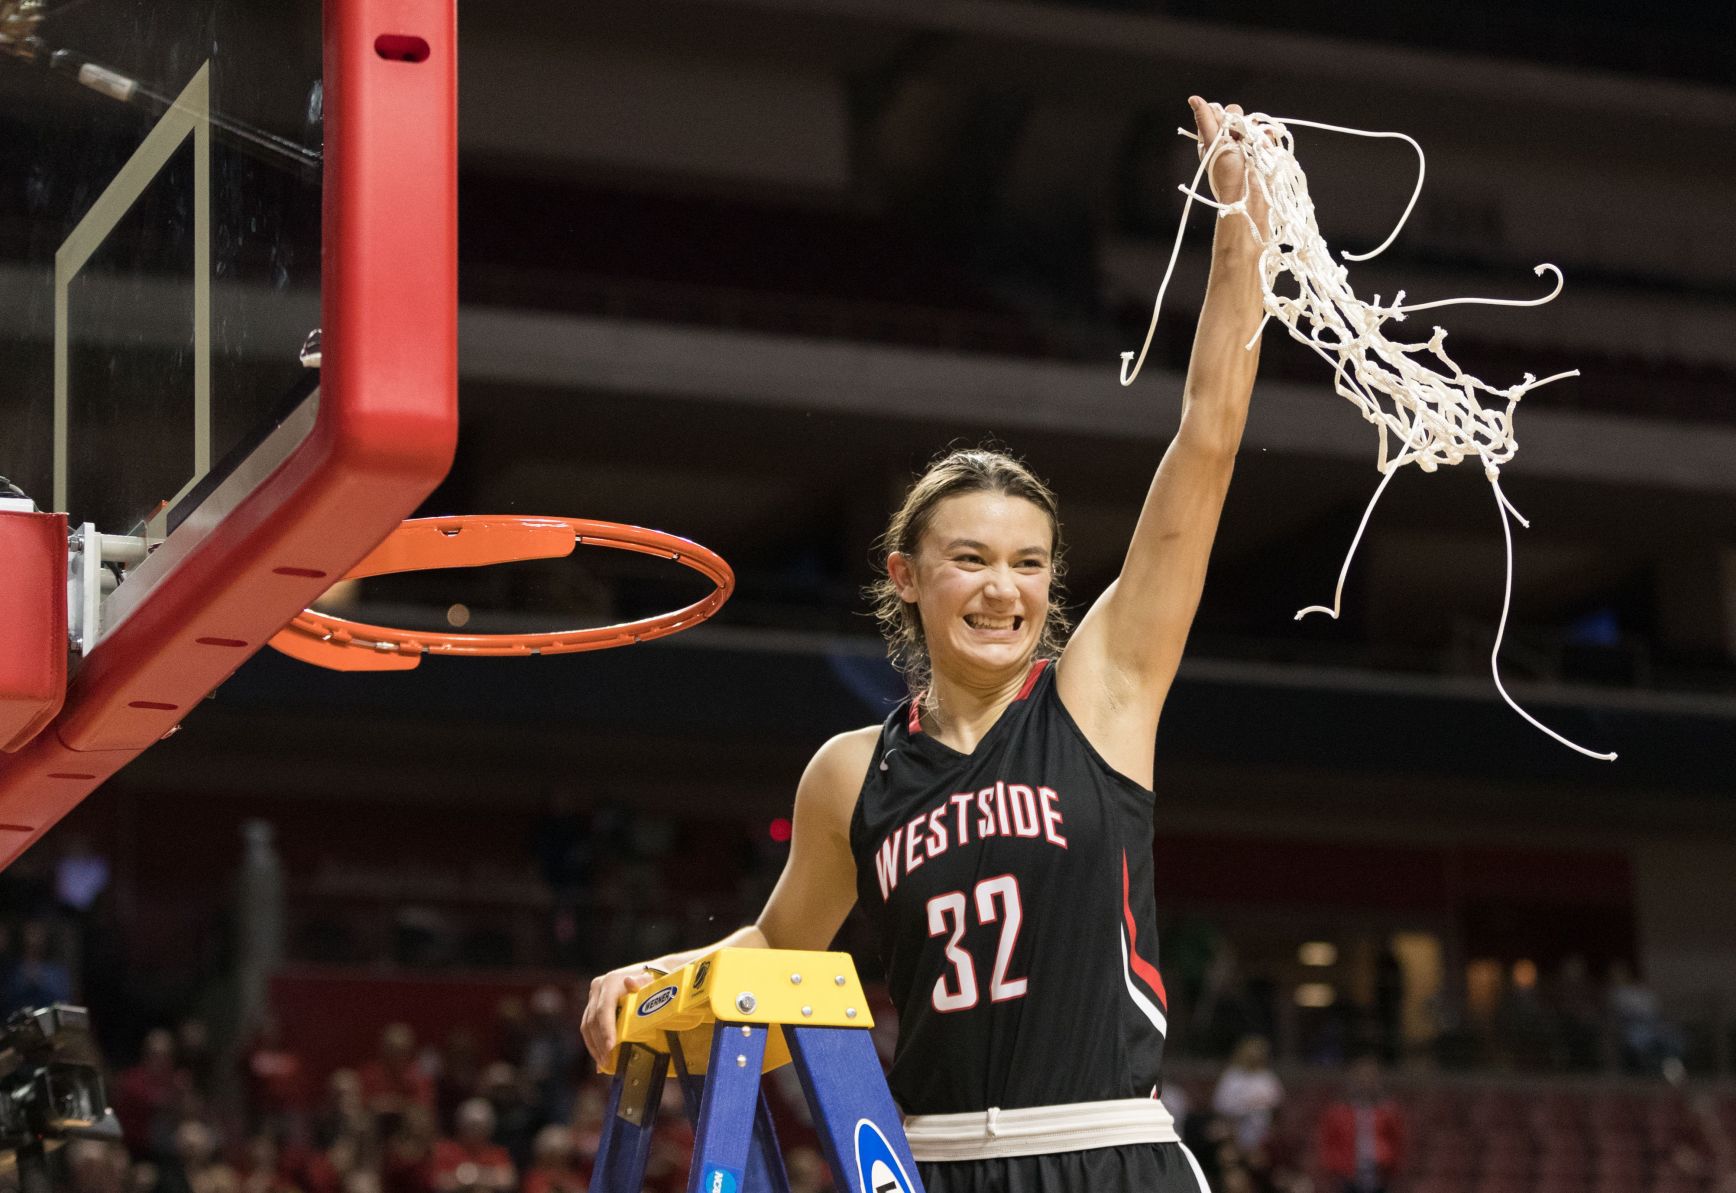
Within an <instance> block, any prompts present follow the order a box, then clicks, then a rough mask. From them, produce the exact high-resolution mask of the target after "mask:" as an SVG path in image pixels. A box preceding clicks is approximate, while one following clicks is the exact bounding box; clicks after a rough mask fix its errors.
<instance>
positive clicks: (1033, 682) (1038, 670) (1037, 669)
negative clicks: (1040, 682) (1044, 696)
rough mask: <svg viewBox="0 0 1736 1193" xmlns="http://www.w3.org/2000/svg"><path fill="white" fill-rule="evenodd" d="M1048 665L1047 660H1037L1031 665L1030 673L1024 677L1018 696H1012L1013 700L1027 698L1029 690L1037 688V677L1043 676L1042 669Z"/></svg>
mask: <svg viewBox="0 0 1736 1193" xmlns="http://www.w3.org/2000/svg"><path fill="white" fill-rule="evenodd" d="M1048 665H1049V660H1048V659H1038V660H1037V661H1036V662H1035V663H1033V664H1032V665H1031V673H1030V674H1029V675H1027V676H1025V686H1024V687H1022V688H1020V689H1019V694H1018V695H1017V696H1014V697H1013V699H1014V700H1023V699H1024V698H1025V697H1027V696H1029V695H1030V694H1031V689H1032V688H1034V687H1036V686H1037V677H1038V676H1039V675H1041V674H1043V668H1045V667H1047V666H1048Z"/></svg>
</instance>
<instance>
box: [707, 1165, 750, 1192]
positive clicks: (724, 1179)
mask: <svg viewBox="0 0 1736 1193" xmlns="http://www.w3.org/2000/svg"><path fill="white" fill-rule="evenodd" d="M740 1187H741V1181H740V1180H739V1179H737V1177H736V1174H735V1171H734V1170H733V1169H730V1168H707V1169H706V1170H705V1175H704V1176H703V1177H702V1178H700V1181H699V1193H736V1190H737V1189H739V1188H740Z"/></svg>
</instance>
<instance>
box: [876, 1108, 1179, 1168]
mask: <svg viewBox="0 0 1736 1193" xmlns="http://www.w3.org/2000/svg"><path fill="white" fill-rule="evenodd" d="M904 1135H905V1138H906V1139H908V1140H909V1141H910V1153H911V1155H913V1156H915V1157H916V1158H917V1159H918V1160H925V1161H927V1160H996V1159H1002V1158H1004V1157H1007V1156H1041V1155H1047V1154H1048V1153H1050V1152H1077V1151H1084V1150H1085V1149H1086V1148H1093V1147H1121V1146H1123V1145H1125V1144H1130V1143H1178V1142H1180V1139H1179V1138H1178V1137H1177V1135H1176V1133H1175V1120H1174V1119H1173V1118H1171V1117H1170V1114H1169V1111H1167V1110H1165V1109H1164V1108H1163V1103H1162V1102H1159V1101H1158V1100H1157V1099H1156V1098H1116V1099H1114V1100H1112V1101H1108V1102H1072V1103H1069V1104H1067V1105H1065V1106H1030V1107H1026V1108H1024V1109H1020V1110H1002V1109H1000V1108H999V1107H990V1108H989V1109H987V1110H973V1111H971V1112H970V1113H968V1114H913V1115H911V1116H909V1117H908V1118H906V1119H905V1120H904Z"/></svg>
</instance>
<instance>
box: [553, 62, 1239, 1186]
mask: <svg viewBox="0 0 1736 1193" xmlns="http://www.w3.org/2000/svg"><path fill="white" fill-rule="evenodd" d="M1189 103H1190V105H1191V106H1192V108H1193V114H1194V119H1195V122H1196V124H1197V127H1198V130H1199V133H1200V136H1201V140H1202V144H1209V143H1210V142H1211V141H1212V139H1213V138H1214V137H1215V136H1216V134H1217V132H1218V115H1217V113H1216V112H1215V111H1214V110H1213V109H1212V108H1211V107H1210V106H1209V105H1207V104H1206V103H1205V102H1204V101H1203V100H1201V99H1199V98H1198V97H1194V98H1192V99H1190V101H1189ZM1231 110H1237V109H1231ZM1210 173H1211V185H1212V189H1213V191H1214V192H1215V193H1216V194H1217V195H1218V196H1219V198H1220V199H1221V200H1223V201H1232V200H1234V199H1237V198H1239V197H1241V195H1242V194H1243V192H1244V189H1245V179H1244V173H1243V167H1242V161H1241V158H1240V156H1239V155H1237V154H1235V153H1223V154H1220V155H1219V156H1218V158H1217V160H1216V162H1215V163H1214V165H1213V167H1212V169H1211V171H1210ZM1250 206H1251V207H1253V208H1254V210H1253V212H1252V214H1253V215H1254V218H1255V219H1256V220H1258V221H1260V223H1261V225H1262V226H1264V214H1265V213H1264V209H1263V204H1260V203H1259V198H1258V194H1257V188H1256V193H1255V194H1254V195H1252V196H1250ZM1257 254H1258V247H1257V245H1256V243H1255V241H1254V239H1253V236H1252V234H1251V232H1250V230H1249V228H1248V226H1247V223H1246V221H1244V220H1242V219H1240V218H1231V219H1224V220H1220V221H1219V222H1218V225H1217V233H1216V239H1215V241H1214V244H1213V249H1212V266H1211V278H1210V281H1209V282H1208V284H1207V288H1206V299H1205V305H1204V308H1203V310H1202V312H1201V315H1200V321H1199V329H1198V332H1197V334H1196V338H1195V341H1194V348H1193V355H1192V359H1191V361H1190V363H1189V366H1188V374H1187V383H1186V389H1185V392H1184V394H1183V413H1182V419H1181V426H1180V429H1179V430H1178V431H1177V432H1176V436H1175V439H1174V440H1173V441H1172V442H1171V444H1170V446H1169V449H1168V451H1167V452H1166V453H1165V454H1164V457H1163V462H1162V465H1161V466H1160V467H1159V468H1158V470H1157V475H1156V478H1155V479H1154V480H1153V482H1152V485H1151V490H1150V492H1149V494H1148V495H1147V497H1146V500H1145V506H1144V509H1143V510H1142V512H1141V514H1140V518H1139V523H1138V526H1137V528H1136V529H1135V530H1134V534H1133V540H1132V543H1131V544H1130V545H1129V547H1128V551H1127V558H1126V561H1125V563H1124V564H1123V566H1122V570H1121V574H1120V576H1119V577H1118V578H1117V579H1116V581H1115V582H1114V583H1113V584H1111V585H1110V586H1109V588H1108V590H1107V591H1106V592H1104V593H1103V595H1102V596H1101V597H1100V598H1098V600H1097V602H1096V603H1095V604H1094V605H1093V606H1092V608H1091V610H1090V612H1089V613H1088V614H1087V615H1086V617H1085V618H1084V620H1083V621H1082V623H1081V624H1080V626H1079V628H1078V630H1077V631H1076V632H1074V633H1073V634H1072V635H1071V638H1070V639H1066V638H1064V631H1065V629H1066V626H1065V621H1064V617H1063V615H1062V613H1061V611H1060V601H1059V585H1058V583H1057V580H1058V576H1059V572H1060V568H1061V563H1062V559H1061V550H1062V543H1061V536H1060V529H1059V521H1058V518H1057V515H1056V506H1055V499H1054V497H1053V495H1052V494H1051V493H1050V492H1049V491H1048V490H1047V489H1046V488H1045V487H1044V486H1043V484H1042V483H1041V482H1040V481H1038V480H1037V479H1036V478H1035V477H1034V476H1032V475H1031V474H1030V473H1029V472H1028V471H1027V470H1026V469H1025V468H1024V466H1023V465H1022V464H1020V463H1018V462H1017V461H1015V460H1012V459H1010V458H1008V457H1006V456H1004V455H1000V454H999V453H995V452H989V451H959V452H954V453H952V454H951V455H949V456H947V457H945V458H944V459H942V460H940V461H939V462H937V463H936V464H934V465H933V466H932V467H930V469H929V470H928V472H927V473H926V474H925V475H924V476H923V477H922V478H921V479H920V480H918V481H917V482H916V484H915V485H914V486H913V487H912V489H911V491H910V493H909V494H908V496H907V497H906V499H905V502H904V505H903V508H901V509H900V510H899V511H898V512H897V514H896V515H895V516H894V518H893V520H892V523H891V525H890V527H889V528H888V531H887V534H886V536H885V540H884V546H885V548H886V550H887V555H886V564H885V569H886V574H885V578H884V580H883V581H882V582H881V584H880V585H879V591H878V595H879V597H880V598H881V599H880V602H879V604H880V607H879V610H878V612H879V614H880V618H881V621H882V624H883V627H884V628H885V629H886V630H887V634H888V638H889V640H890V642H891V645H892V648H893V653H894V656H895V658H896V659H897V661H898V662H900V664H901V665H902V666H903V667H904V670H905V672H906V675H907V677H908V678H909V679H910V681H911V688H912V692H913V695H912V697H911V699H910V700H908V701H907V702H905V703H904V704H902V705H900V706H899V708H898V709H897V710H896V711H895V712H894V713H893V715H892V716H891V717H889V718H888V719H887V721H886V723H885V724H884V725H877V726H870V727H868V728H866V729H860V730H857V731H855V732H852V733H845V734H842V735H840V736H838V737H835V738H833V739H832V740H831V741H829V742H827V743H826V744H825V745H824V746H822V747H821V748H820V750H819V752H818V753H817V754H815V755H814V758H813V761H812V762H810V763H809V765H808V768H807V771H806V772H805V773H804V774H803V776H802V780H801V784H800V786H799V787H798V788H797V791H796V807H795V815H794V834H793V836H792V838H791V845H790V856H789V861H788V863H787V865H786V867H785V869H784V873H783V876H782V877H781V878H780V879H779V881H778V884H777V887H776V889H775V890H774V891H773V892H772V894H771V897H770V898H769V899H768V900H767V902H766V906H765V909H764V911H762V912H761V914H760V917H759V919H758V921H757V922H756V923H754V924H752V925H750V926H748V927H745V928H742V929H740V930H739V931H737V932H735V933H733V934H731V935H730V936H728V937H725V938H724V939H723V940H721V941H717V942H715V943H713V944H709V945H707V946H705V948H703V949H696V950H694V951H692V952H686V953H676V954H672V955H670V956H667V957H662V958H658V959H657V960H655V961H652V962H649V963H647V964H642V965H632V966H628V967H626V968H624V969H618V970H615V971H614V972H612V973H608V974H605V975H603V976H602V977H600V978H598V979H597V980H596V981H595V982H593V983H592V985H591V997H590V1003H589V1006H588V1007H587V1008H586V1011H585V1016H584V1024H583V1028H584V1036H585V1042H586V1045H587V1047H588V1048H589V1049H590V1051H591V1054H592V1055H593V1056H594V1057H597V1058H599V1059H601V1058H602V1057H604V1056H606V1055H607V1054H608V1053H609V1052H610V1050H611V1049H612V1048H613V1047H614V1044H615V1015H616V1009H617V1006H618V1004H619V1002H620V1000H621V998H622V996H623V994H624V993H625V992H627V991H629V990H638V989H642V988H643V987H644V986H645V985H647V984H649V983H650V982H651V981H652V980H653V978H654V975H655V974H657V973H659V972H662V971H667V970H671V969H675V968H677V967H679V966H682V965H685V964H686V963H687V962H689V961H691V960H693V959H695V958H696V957H699V956H701V955H703V954H704V953H707V952H710V951H711V950H713V949H716V948H720V947H725V946H736V947H742V946H748V947H772V948H787V949H825V948H826V947H827V946H828V945H830V943H831V941H832V938H833V936H834V935H835V934H836V933H837V931H838V928H839V927H840V926H841V925H842V924H843V922H844V917H845V916H846V915H847V914H848V913H849V911H850V909H851V908H852V907H853V906H854V905H855V904H857V903H860V904H861V905H862V907H863V909H864V910H865V911H866V912H867V914H868V917H869V918H870V919H871V920H872V921H873V922H874V923H875V925H876V926H877V928H878V930H879V936H880V941H881V948H882V952H883V955H884V957H885V961H886V968H887V973H888V975H889V977H888V983H889V987H890V993H891V996H892V1000H893V1002H894V1003H895V1004H896V1006H897V1008H898V1014H899V1025H900V1032H899V1039H898V1048H897V1054H896V1056H895V1058H894V1061H893V1064H892V1070H891V1075H890V1082H891V1086H892V1093H893V1096H894V1098H895V1099H896V1100H897V1102H898V1104H899V1106H900V1108H901V1109H902V1110H903V1111H904V1113H905V1115H906V1116H907V1120H906V1133H907V1135H908V1136H909V1138H910V1143H911V1149H912V1151H913V1152H914V1154H915V1156H916V1158H917V1160H918V1161H919V1162H920V1164H921V1173H922V1179H923V1182H924V1184H926V1185H927V1187H928V1189H929V1190H930V1191H931V1193H1084V1191H1086V1190H1089V1191H1091V1193H1135V1191H1138V1193H1152V1191H1154V1190H1156V1191H1161V1193H1199V1191H1200V1190H1203V1188H1204V1184H1205V1182H1204V1178H1203V1177H1202V1176H1201V1175H1200V1171H1199V1167H1198V1165H1197V1164H1196V1163H1195V1162H1194V1159H1193V1157H1192V1155H1191V1154H1190V1153H1188V1152H1187V1150H1186V1149H1185V1148H1184V1147H1183V1146H1182V1145H1181V1143H1180V1141H1179V1140H1178V1139H1177V1138H1176V1133H1175V1129H1174V1124H1173V1123H1172V1122H1171V1121H1170V1118H1169V1116H1168V1114H1167V1113H1166V1112H1165V1111H1164V1110H1163V1106H1162V1103H1160V1102H1158V1101H1157V1100H1156V1099H1155V1097H1154V1094H1155V1092H1156V1088H1157V1085H1158V1081H1159V1065H1160V1063H1161V1060H1162V1053H1163V1042H1164V1033H1165V1030H1166V1026H1167V1024H1166V1020H1165V1013H1166V1012H1165V1008H1166V1002H1167V1000H1166V996H1165V993H1164V987H1163V981H1162V979H1161V977H1160V976H1159V975H1158V971H1157V969H1156V966H1155V965H1154V963H1153V960H1154V958H1155V956H1156V949H1157V939H1156V908H1155V901H1154V897H1153V893H1152V853H1151V841H1152V803H1153V798H1154V797H1153V792H1152V785H1153V758H1154V754H1155V738H1156V732H1157V723H1158V717H1159V714H1160V713H1161V712H1162V710H1163V703H1164V697H1165V695H1166V694H1167V693H1168V691H1169V687H1170V683H1171V681H1172V679H1173V678H1174V676H1175V673H1176V668H1177V667H1178V665H1179V664H1180V661H1181V654H1182V647H1183V644H1184V643H1185V642H1186V640H1187V633H1188V627H1189V625H1190V624H1191V623H1192V621H1193V617H1194V611H1195V609H1196V608H1197V607H1198V604H1199V599H1200V592H1201V588H1202V587H1203V585H1204V583H1205V572H1206V561H1207V558H1208V557H1209V555H1210V553H1211V547H1212V540H1213V538H1214V537H1215V536H1216V533H1217V526H1218V516H1219V512H1220V511H1221V509H1222V508H1223V503H1224V496H1225V494H1226V492H1227V491H1228V488H1229V483H1230V472H1231V468H1232V465H1233V463H1234V461H1235V456H1236V451H1237V448H1238V445H1239V443H1240V441H1241V436H1242V427H1243V424H1244V422H1245V421H1246V418H1247V411H1248V398H1249V394H1250V392H1251V390H1252V388H1253V383H1254V372H1255V366H1256V363H1257V352H1258V349H1257V348H1256V349H1255V350H1253V351H1246V350H1244V345H1245V344H1247V342H1248V339H1249V337H1250V336H1252V335H1253V334H1254V331H1255V328H1256V326H1257V324H1258V322H1259V319H1260V314H1261V294H1260V286H1259V281H1258V278H1257V276H1256V270H1255V261H1256V257H1257ZM1063 644H1064V648H1063ZM1015 1125H1016V1126H1018V1127H1019V1128H1020V1130H1019V1131H1018V1132H1016V1135H1017V1139H1016V1141H1015V1140H1013V1139H1009V1138H1008V1137H1007V1136H1006V1134H1005V1133H1006V1132H1007V1131H1008V1129H1009V1128H1011V1127H1013V1126H1015ZM1026 1128H1031V1129H1033V1130H1027V1129H1026ZM1033 1131H1034V1133H1033Z"/></svg>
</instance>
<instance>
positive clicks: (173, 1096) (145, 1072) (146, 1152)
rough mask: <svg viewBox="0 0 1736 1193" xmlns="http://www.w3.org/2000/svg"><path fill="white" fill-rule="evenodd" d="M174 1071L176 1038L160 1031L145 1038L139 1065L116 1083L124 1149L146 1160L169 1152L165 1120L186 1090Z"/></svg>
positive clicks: (115, 1099)
mask: <svg viewBox="0 0 1736 1193" xmlns="http://www.w3.org/2000/svg"><path fill="white" fill-rule="evenodd" d="M187 1086H188V1082H187V1079H186V1076H185V1075H184V1074H182V1073H180V1072H178V1071H177V1070H176V1068H175V1037H174V1036H172V1035H170V1034H169V1033H168V1032H166V1031H163V1030H162V1029H161V1028H159V1029H158V1030H156V1031H153V1032H151V1033H150V1034H149V1035H147V1036H146V1037H145V1047H144V1051H143V1053H142V1054H141V1055H140V1056H139V1063H138V1064H136V1065H134V1066H133V1067H132V1068H130V1069H127V1070H126V1071H125V1072H123V1073H122V1074H121V1075H120V1076H119V1077H118V1078H117V1079H116V1080H115V1094H114V1111H115V1115H116V1117H118V1118H119V1119H120V1120H121V1136H122V1138H123V1139H124V1140H125V1142H126V1145H127V1150H128V1151H130V1152H132V1154H133V1155H134V1156H137V1157H138V1158H140V1159H145V1158H147V1157H151V1156H159V1155H164V1154H166V1153H167V1152H168V1151H169V1147H168V1136H169V1133H170V1131H171V1130H172V1125H171V1124H170V1122H169V1121H168V1120H169V1119H170V1118H171V1117H172V1115H173V1113H174V1111H175V1109H176V1108H177V1107H178V1106H179V1105H180V1102H181V1099H182V1096H183V1094H184V1093H185V1092H186V1091H187Z"/></svg>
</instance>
